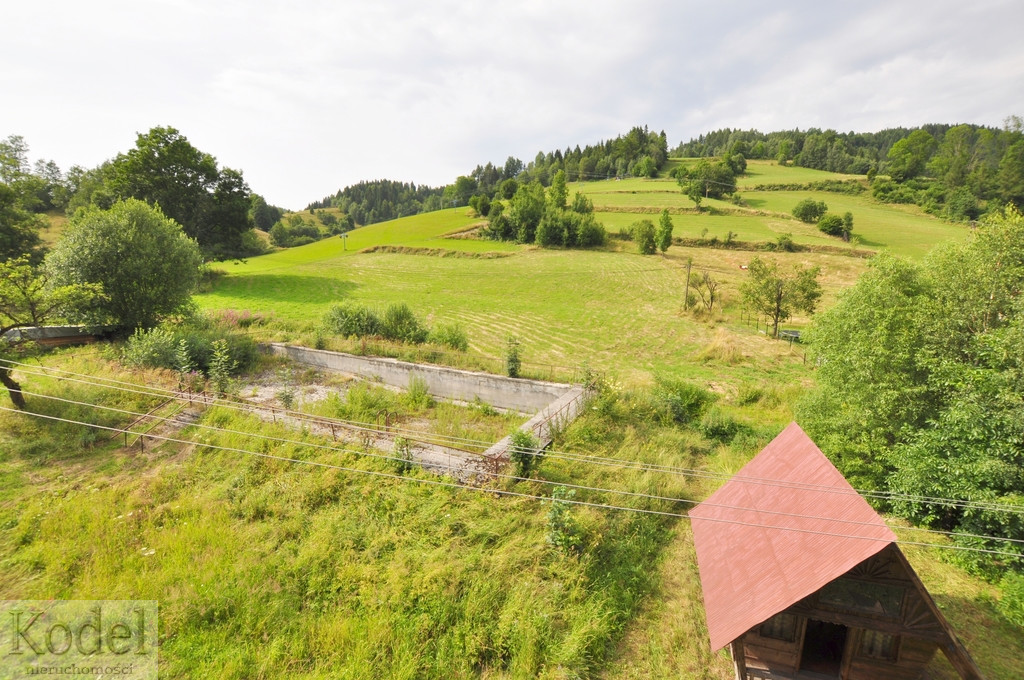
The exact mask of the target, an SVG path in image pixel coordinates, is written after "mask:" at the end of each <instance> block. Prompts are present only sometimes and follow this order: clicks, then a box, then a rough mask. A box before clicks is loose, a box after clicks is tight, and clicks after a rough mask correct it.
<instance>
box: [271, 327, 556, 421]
mask: <svg viewBox="0 0 1024 680" xmlns="http://www.w3.org/2000/svg"><path fill="white" fill-rule="evenodd" d="M270 350H271V351H272V352H273V353H274V354H279V355H282V356H286V357H288V358H290V359H291V360H292V361H296V362H298V363H302V364H308V365H310V366H317V367H319V368H324V369H327V370H330V371H338V372H341V373H349V374H351V375H357V376H359V377H362V378H366V379H369V380H379V381H380V382H382V383H384V384H385V385H391V386H392V387H399V388H401V389H407V388H408V387H409V381H410V380H412V379H413V378H418V379H420V380H422V381H423V382H424V383H425V384H426V386H427V391H428V392H430V394H431V395H433V396H435V397H439V398H442V399H452V400H457V401H475V400H476V399H479V400H480V401H483V402H484V403H487V404H490V405H491V406H494V407H495V408H501V409H509V410H513V411H519V412H520V413H534V412H536V411H539V410H541V409H543V408H544V407H545V406H547V405H548V404H550V403H551V402H553V401H555V400H556V399H558V398H559V397H561V396H562V395H563V394H565V393H566V392H567V391H568V390H570V389H571V388H572V386H571V385H564V384H562V383H553V382H546V381H544V380H527V379H525V378H507V377H505V376H500V375H493V374H490V373H480V372H479V371H463V370H460V369H457V368H448V367H445V366H431V365H428V364H414V363H411V362H408V361H399V360H398V359H386V358H382V357H362V356H356V355H354V354H345V353H343V352H329V351H327V350H321V349H310V348H308V347H296V346H293V345H285V344H283V343H272V344H271V345H270Z"/></svg>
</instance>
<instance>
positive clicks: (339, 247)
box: [218, 208, 518, 272]
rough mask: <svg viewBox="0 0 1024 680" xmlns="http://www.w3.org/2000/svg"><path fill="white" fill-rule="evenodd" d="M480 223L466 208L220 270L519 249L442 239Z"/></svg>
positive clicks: (374, 227) (372, 228)
mask: <svg viewBox="0 0 1024 680" xmlns="http://www.w3.org/2000/svg"><path fill="white" fill-rule="evenodd" d="M481 222H482V220H481V219H480V218H479V217H474V216H472V215H471V214H470V211H469V210H468V209H467V208H451V209H448V210H438V211H436V212H430V213H423V214H422V215H414V216H412V217H402V218H399V219H397V220H391V221H389V222H379V223H377V224H371V225H368V226H365V227H359V228H358V229H354V230H352V231H350V232H348V233H347V234H346V238H344V239H343V238H342V237H341V236H331V237H330V238H326V239H323V240H321V241H317V242H315V243H310V244H308V245H304V246H299V247H297V248H288V249H284V250H278V251H275V252H273V253H270V254H269V255H264V256H261V257H254V258H249V259H248V260H247V261H246V262H245V263H235V264H228V263H223V264H220V265H218V266H219V267H222V268H226V269H227V270H228V271H234V270H235V269H236V268H239V267H241V268H243V269H244V270H245V271H252V272H255V271H272V270H277V269H288V268H290V267H293V266H298V265H309V264H314V263H317V262H329V261H332V260H335V259H337V258H339V257H348V256H350V255H355V254H356V253H358V252H359V251H360V250H362V249H364V248H369V247H372V246H405V247H409V248H443V249H446V250H454V251H460V252H466V253H482V252H511V251H515V250H517V249H518V248H517V246H515V245H514V244H510V243H497V242H493V241H479V240H473V239H454V238H442V236H443V235H444V234H448V233H452V232H457V231H460V230H462V229H466V228H468V227H471V226H472V225H474V224H477V223H481Z"/></svg>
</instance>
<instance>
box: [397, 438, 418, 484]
mask: <svg viewBox="0 0 1024 680" xmlns="http://www.w3.org/2000/svg"><path fill="white" fill-rule="evenodd" d="M392 463H393V464H394V468H395V472H397V473H398V474H400V475H404V474H405V473H407V472H409V471H411V470H412V468H413V459H412V445H411V444H410V443H409V440H408V439H406V438H405V437H395V455H394V458H393V460H392Z"/></svg>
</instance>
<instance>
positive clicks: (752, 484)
mask: <svg viewBox="0 0 1024 680" xmlns="http://www.w3.org/2000/svg"><path fill="white" fill-rule="evenodd" d="M690 519H691V520H692V524H693V538H694V543H695V544H696V547H697V564H698V566H699V567H700V580H701V585H702V586H703V589H704V608H705V611H706V614H707V622H708V633H709V635H710V637H711V648H712V649H713V650H715V651H717V650H719V649H721V648H722V647H725V646H726V645H727V644H729V643H730V642H732V641H733V640H735V639H736V638H738V637H739V636H741V635H743V634H744V633H745V632H747V631H748V630H750V629H751V628H753V627H754V626H756V625H758V624H760V623H762V622H764V621H766V620H767V619H769V618H771V617H772V616H774V615H775V614H777V613H779V612H781V611H783V610H784V609H786V608H787V607H789V606H790V605H792V604H795V603H796V602H799V601H800V600H802V599H803V598H805V597H807V596H808V595H810V594H811V593H813V592H815V591H817V590H818V589H819V588H821V587H822V586H824V585H825V584H826V583H829V582H830V581H833V580H835V579H836V578H838V577H840V576H842V575H843V574H845V573H846V572H847V571H849V570H850V569H852V568H853V567H855V566H856V565H858V564H860V563H861V562H863V561H864V560H866V559H868V558H869V557H871V556H873V555H875V554H876V553H878V552H879V551H881V550H882V549H883V548H885V546H887V545H889V544H890V543H892V542H895V540H896V535H895V534H893V533H892V531H890V530H889V528H888V527H887V526H886V525H885V522H883V521H882V518H881V517H879V516H878V513H876V512H875V511H874V510H872V509H871V506H869V505H868V504H867V503H866V502H865V501H864V499H863V498H861V497H860V496H859V495H858V494H857V492H856V491H854V489H853V487H851V486H850V484H849V482H847V481H846V479H845V478H844V477H843V475H842V474H841V473H840V472H839V470H837V469H836V468H835V466H834V465H832V463H831V462H829V460H828V459H827V458H826V457H825V455H824V454H823V453H822V452H821V450H820V449H818V447H817V446H816V445H815V444H814V442H813V441H811V439H810V437H808V436H807V435H806V434H805V433H804V431H803V430H802V429H800V426H799V425H797V424H796V423H790V425H789V426H788V427H787V428H786V429H785V430H783V431H782V433H781V434H779V436H778V437H776V438H775V439H774V440H772V442H771V443H770V444H768V446H766V447H765V448H764V450H763V451H761V452H760V453H759V454H757V456H755V457H754V459H753V460H751V461H750V462H749V463H747V465H745V466H744V467H743V469H742V470H740V471H739V472H738V473H736V475H735V476H734V477H733V478H732V479H730V480H729V481H728V482H726V483H725V484H724V485H723V486H722V487H721V488H720V489H718V491H716V492H715V493H713V494H712V495H711V496H710V497H709V498H708V499H707V500H706V501H704V502H703V503H701V504H700V505H698V506H696V507H695V508H693V509H692V510H691V511H690Z"/></svg>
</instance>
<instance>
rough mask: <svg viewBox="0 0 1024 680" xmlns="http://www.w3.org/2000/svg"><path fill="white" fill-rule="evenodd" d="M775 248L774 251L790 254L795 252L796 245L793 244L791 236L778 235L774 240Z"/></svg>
mask: <svg viewBox="0 0 1024 680" xmlns="http://www.w3.org/2000/svg"><path fill="white" fill-rule="evenodd" d="M775 248H776V250H782V251H785V252H787V253H792V252H793V251H794V250H796V243H794V242H793V235H792V234H779V236H778V238H776V239H775Z"/></svg>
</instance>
